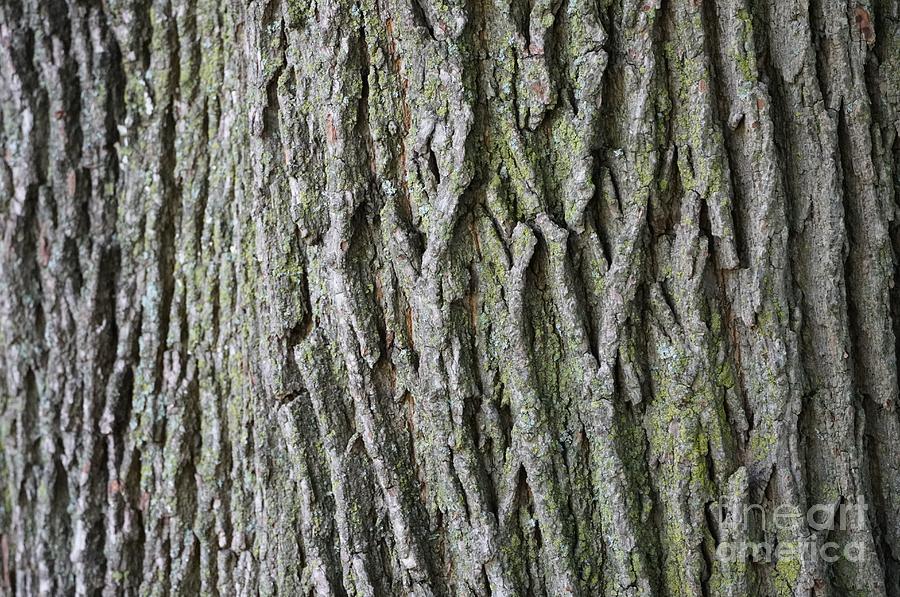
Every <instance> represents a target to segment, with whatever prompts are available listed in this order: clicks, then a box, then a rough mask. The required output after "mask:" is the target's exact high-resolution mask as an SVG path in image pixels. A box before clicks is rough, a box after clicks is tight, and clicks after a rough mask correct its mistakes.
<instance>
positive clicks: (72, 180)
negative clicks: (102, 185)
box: [66, 170, 78, 197]
mask: <svg viewBox="0 0 900 597" xmlns="http://www.w3.org/2000/svg"><path fill="white" fill-rule="evenodd" d="M77 182H78V179H77V178H76V176H75V171H74V170H69V173H68V174H67V175H66V192H67V193H68V194H69V197H74V196H75V184H76V183H77Z"/></svg>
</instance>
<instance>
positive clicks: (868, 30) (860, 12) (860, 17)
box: [853, 6, 875, 46]
mask: <svg viewBox="0 0 900 597" xmlns="http://www.w3.org/2000/svg"><path fill="white" fill-rule="evenodd" d="M853 12H854V18H855V20H856V26H857V27H858V28H859V32H860V33H862V36H863V39H865V40H866V44H868V45H869V46H873V45H874V44H875V27H874V26H873V25H872V17H871V16H870V15H869V11H868V10H866V9H865V8H863V7H862V6H857V7H856V10H855V11H853Z"/></svg>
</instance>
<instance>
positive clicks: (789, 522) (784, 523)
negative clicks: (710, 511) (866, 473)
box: [716, 496, 868, 563]
mask: <svg viewBox="0 0 900 597" xmlns="http://www.w3.org/2000/svg"><path fill="white" fill-rule="evenodd" d="M720 503H721V502H720ZM716 510H717V514H718V522H719V528H721V529H729V530H731V531H732V532H731V533H730V535H731V536H733V537H737V538H736V539H735V540H734V541H722V542H721V543H719V545H718V547H717V548H716V557H717V558H718V559H719V560H721V561H723V562H742V561H744V560H745V559H747V558H750V559H751V560H753V561H755V562H769V563H770V562H774V561H777V560H800V559H802V560H807V561H809V560H817V559H821V560H822V561H824V562H829V563H830V562H836V561H838V560H839V559H841V558H843V559H845V560H847V561H849V562H854V563H858V562H861V561H863V560H864V559H865V558H866V556H867V555H868V553H867V550H866V547H865V545H864V544H863V542H861V541H850V542H842V543H838V542H835V541H825V542H821V543H820V541H819V539H817V538H816V536H815V533H813V534H812V536H811V537H809V539H808V540H806V541H798V542H785V543H779V544H777V545H773V544H772V543H771V542H768V541H762V542H754V541H750V540H748V539H744V538H740V537H741V536H743V537H748V536H749V534H750V530H751V527H753V528H757V529H765V530H766V531H767V532H772V531H775V532H776V533H777V534H779V535H781V533H778V531H784V534H785V535H788V536H790V535H791V534H794V535H796V533H795V531H797V530H798V529H800V528H802V527H803V525H804V523H805V525H806V527H808V528H809V529H811V530H812V531H825V532H830V531H852V530H855V529H862V528H865V524H866V511H867V510H868V505H867V504H866V499H865V497H864V496H857V499H856V501H855V503H841V504H839V505H836V504H814V505H813V506H811V507H810V508H809V509H808V510H807V511H806V515H805V516H804V515H803V513H802V512H801V511H800V508H799V507H797V506H792V505H787V504H782V505H779V506H777V507H776V508H775V509H774V511H772V512H771V513H770V514H769V515H768V516H767V513H766V511H765V509H764V508H763V507H762V506H761V505H760V504H750V505H745V506H743V507H742V508H738V509H737V510H733V511H728V510H727V509H726V508H724V507H722V506H719V507H718V508H717V509H716Z"/></svg>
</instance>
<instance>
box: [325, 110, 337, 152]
mask: <svg viewBox="0 0 900 597" xmlns="http://www.w3.org/2000/svg"><path fill="white" fill-rule="evenodd" d="M325 136H326V138H327V139H328V143H329V145H333V144H334V142H335V141H337V129H336V128H335V127H334V116H332V115H331V114H328V115H327V116H326V117H325Z"/></svg>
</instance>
